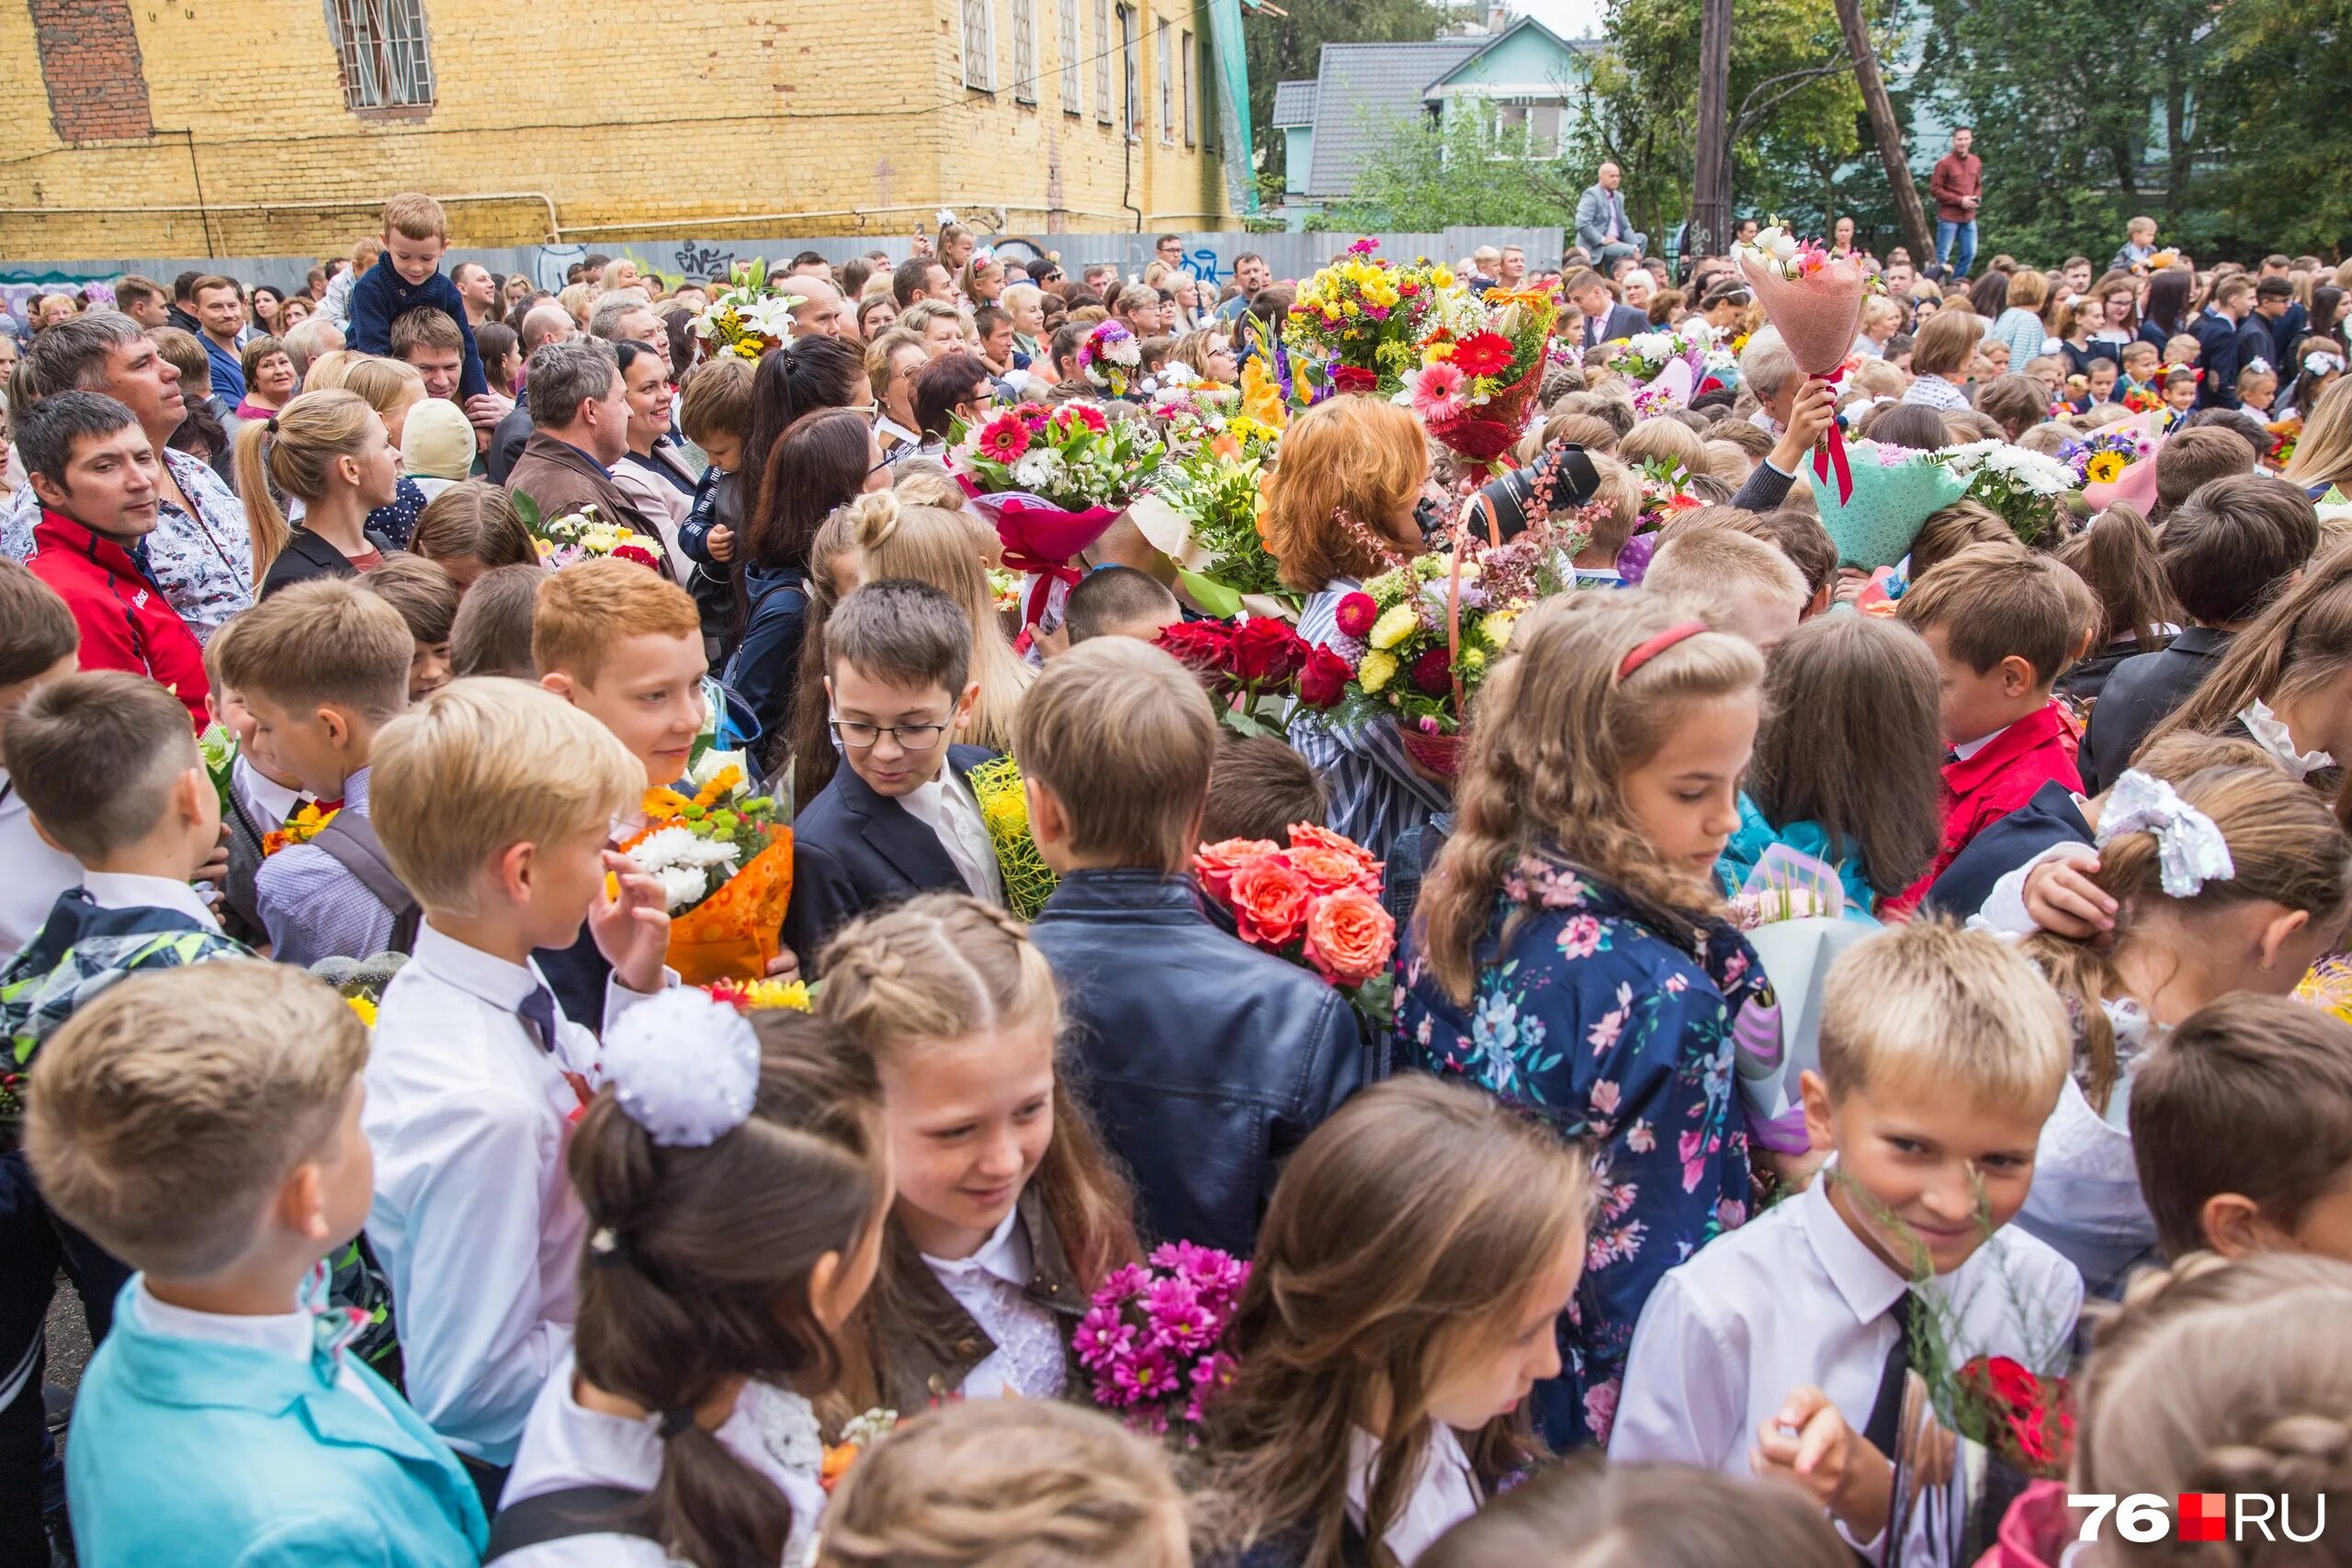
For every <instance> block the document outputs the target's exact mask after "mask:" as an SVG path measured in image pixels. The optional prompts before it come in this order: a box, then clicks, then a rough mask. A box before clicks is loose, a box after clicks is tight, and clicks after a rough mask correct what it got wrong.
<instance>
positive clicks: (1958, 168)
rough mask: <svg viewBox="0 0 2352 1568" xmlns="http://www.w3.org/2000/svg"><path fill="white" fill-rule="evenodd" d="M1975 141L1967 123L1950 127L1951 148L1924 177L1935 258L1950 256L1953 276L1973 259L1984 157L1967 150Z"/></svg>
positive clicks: (1964, 270)
mask: <svg viewBox="0 0 2352 1568" xmlns="http://www.w3.org/2000/svg"><path fill="white" fill-rule="evenodd" d="M1975 144H1976V132H1975V131H1973V130H1970V129H1969V128H1968V127H1967V126H1964V125H1963V126H1962V127H1960V128H1959V129H1958V130H1954V131H1953V132H1952V133H1951V152H1947V153H1945V154H1944V155H1943V156H1942V157H1940V158H1939V159H1937V160H1936V172H1935V173H1934V174H1932V175H1928V195H1929V196H1931V197H1935V199H1936V259H1937V260H1938V261H1942V260H1943V259H1944V258H1945V256H1947V255H1950V256H1951V258H1952V264H1951V270H1952V276H1955V277H1966V276H1968V269H1969V268H1970V267H1971V266H1973V265H1975V262H1976V209H1977V207H1978V206H1979V205H1980V204H1981V203H1982V202H1983V201H1984V198H1985V160H1984V159H1982V158H1979V157H1978V156H1977V155H1976V154H1975V153H1973V152H1970V151H1969V149H1970V148H1971V147H1973V146H1974V145H1975ZM1955 240H1956V241H1958V242H1959V245H1958V248H1957V250H1956V251H1955V249H1954V246H1953V242H1954V241H1955Z"/></svg>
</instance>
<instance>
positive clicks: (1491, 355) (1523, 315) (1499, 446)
mask: <svg viewBox="0 0 2352 1568" xmlns="http://www.w3.org/2000/svg"><path fill="white" fill-rule="evenodd" d="M1559 319H1560V306H1559V301H1558V300H1557V299H1555V297H1554V296H1553V294H1552V292H1551V291H1550V290H1549V289H1540V288H1530V289H1522V290H1517V291H1511V290H1505V289H1500V288H1497V289H1492V290H1489V291H1488V292H1487V296H1486V298H1485V299H1479V298H1477V297H1476V296H1475V295H1472V294H1469V293H1468V292H1467V291H1456V290H1452V289H1443V290H1440V291H1438V293H1437V295H1436V299H1435V303H1434V304H1433V305H1432V307H1431V309H1430V330H1429V332H1428V333H1427V334H1426V335H1425V336H1423V338H1422V339H1421V364H1420V368H1419V369H1418V370H1415V371H1413V372H1412V373H1411V374H1410V375H1408V377H1407V378H1406V382H1405V391H1406V395H1407V397H1408V399H1409V400H1410V401H1411V403H1412V405H1413V412H1415V413H1418V414H1419V415H1420V416H1421V423H1423V424H1424V425H1426V426H1427V427H1428V429H1429V433H1430V434H1431V435H1433V436H1435V437H1436V438H1437V439H1438V440H1439V441H1441V442H1442V443H1444V444H1445V446H1448V447H1449V448H1451V449H1452V450H1453V451H1456V452H1459V453H1461V454H1462V455H1463V456H1464V457H1469V458H1471V459H1473V460H1475V461H1476V462H1481V463H1493V462H1495V461H1496V460H1497V459H1498V458H1499V457H1502V455H1503V454H1504V453H1505V452H1507V451H1509V450H1510V447H1511V446H1512V444H1513V443H1515V442H1517V441H1518V440H1519V438H1520V437H1521V435H1522V434H1526V430H1527V420H1528V412H1529V409H1530V407H1531V405H1532V403H1533V402H1534V400H1535V398H1536V394H1537V393H1539V392H1540V391H1542V389H1543V386H1544V367H1545V365H1547V364H1548V363H1549V362H1550V355H1551V346H1552V328H1553V326H1554V325H1555V323H1556V322H1557V321H1559Z"/></svg>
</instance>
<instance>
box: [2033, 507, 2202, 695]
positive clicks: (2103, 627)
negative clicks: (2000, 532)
mask: <svg viewBox="0 0 2352 1568" xmlns="http://www.w3.org/2000/svg"><path fill="white" fill-rule="evenodd" d="M2053 553H2054V554H2055V555H2056V556H2057V558H2058V560H2059V563H2060V564H2061V565H2063V566H2065V567H2067V568H2069V569H2070V570H2073V572H2074V574H2075V576H2076V577H2079V578H2081V579H2082V580H2083V581H2084V583H2085V585H2086V586H2087V587H2088V588H2089V589H2090V591H2091V592H2092V593H2093V594H2094V595H2095V596H2096V597H2097V598H2098V604H2099V629H2098V636H2096V637H2093V638H2092V639H2091V647H2092V648H2093V649H2095V650H2096V651H2094V652H2092V653H2091V654H2090V655H2089V656H2088V657H2086V658H2084V659H2079V660H2075V664H2074V666H2073V667H2072V668H2070V669H2069V670H2067V671H2066V672H2065V673H2064V674H2063V675H2061V676H2059V677H2058V681H2057V689H2058V694H2059V695H2060V696H2063V697H2067V698H2070V699H2072V700H2073V701H2075V702H2078V703H2084V704H2089V703H2095V702H2097V701H2098V697H2099V694H2100V693H2101V692H2102V691H2104V690H2106V688H2107V678H2108V676H2109V675H2110V674H2113V673H2114V671H2115V667H2116V666H2117V665H2119V664H2120V663H2122V662H2123V661H2124V660H2127V659H2129V658H2131V656H2132V655H2134V654H2139V653H2154V652H2155V651H2156V650H2157V649H2161V648H2163V647H2165V645H2166V644H2168V643H2169V642H2170V641H2171V640H2172V637H2173V634H2174V633H2175V632H2176V631H2177V630H2178V629H2179V623H2180V619H2181V608H2180V606H2179V605H2178V604H2175V603H2174V602H2173V596H2172V584H2171V582H2169V581H2166V579H2165V563H2164V558H2163V557H2161V556H2160V555H2158V554H2157V553H2156V531H2155V530H2154V528H2152V527H2150V526H2149V525H2148V520H2147V518H2146V517H2144V516H2143V515H2142V514H2141V513H2140V512H2139V511H2138V510H2137V509H2136V508H2133V507H2131V506H2126V505H2124V504H2123V503H2121V502H2117V503H2116V504H2115V505H2113V506H2110V507H2109V508H2108V509H2107V510H2106V511H2104V512H2102V513H2099V514H2098V516H2096V517H2094V518H2092V519H2091V521H2090V525H2089V526H2088V527H2086V528H2085V529H2084V530H2083V531H2082V532H2081V533H2079V534H2077V535H2075V536H2074V537H2073V538H2071V539H2069V540H2067V541H2066V542H2065V543H2064V544H2063V545H2061V546H2059V547H2058V548H2057V550H2056V551H2055V552H2053Z"/></svg>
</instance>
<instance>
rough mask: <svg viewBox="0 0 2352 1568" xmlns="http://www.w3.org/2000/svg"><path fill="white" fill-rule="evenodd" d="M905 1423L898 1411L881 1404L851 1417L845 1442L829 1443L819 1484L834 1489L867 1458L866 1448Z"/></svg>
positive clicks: (844, 1426)
mask: <svg viewBox="0 0 2352 1568" xmlns="http://www.w3.org/2000/svg"><path fill="white" fill-rule="evenodd" d="M905 1425H906V1422H905V1421H904V1420H903V1419H901V1418H900V1417H899V1413H898V1412H897V1411H895V1410H890V1409H887V1408H885V1407H883V1406H881V1405H878V1404H877V1405H876V1406H874V1407H873V1408H871V1409H869V1410H867V1411H865V1413H864V1414H863V1415H859V1416H851V1417H850V1418H849V1419H848V1420H847V1421H844V1422H843V1423H842V1438H841V1441H840V1442H837V1443H828V1444H827V1445H826V1446H825V1457H824V1459H823V1460H822V1461H820V1463H819V1465H818V1470H817V1484H818V1485H820V1486H822V1487H823V1488H824V1489H825V1490H826V1491H827V1492H831V1490H832V1489H833V1488H834V1487H835V1486H838V1485H840V1484H841V1479H842V1476H844V1475H847V1474H848V1473H849V1472H850V1469H851V1467H852V1466H854V1465H855V1464H856V1463H857V1461H859V1460H860V1459H862V1458H864V1457H865V1450H868V1449H870V1448H872V1447H873V1446H874V1445H875V1444H876V1443H878V1442H880V1441H881V1440H882V1439H883V1438H887V1437H888V1436H889V1435H890V1434H891V1433H893V1432H895V1431H897V1430H898V1429H899V1427H903V1426H905Z"/></svg>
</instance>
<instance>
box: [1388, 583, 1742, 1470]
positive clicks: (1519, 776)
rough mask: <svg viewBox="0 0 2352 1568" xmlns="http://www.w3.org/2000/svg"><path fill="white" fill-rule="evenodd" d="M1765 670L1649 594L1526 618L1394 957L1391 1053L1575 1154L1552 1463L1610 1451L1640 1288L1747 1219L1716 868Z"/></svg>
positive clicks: (1737, 995) (1732, 960)
mask: <svg viewBox="0 0 2352 1568" xmlns="http://www.w3.org/2000/svg"><path fill="white" fill-rule="evenodd" d="M1763 675H1764V660H1763V658H1762V656H1761V655H1759V654H1758V652H1757V651H1756V649H1754V648H1753V647H1752V646H1750V645H1749V644H1747V643H1746V642H1744V641H1741V640H1740V639H1739V638H1737V637H1727V636H1724V634H1722V633H1719V632H1711V631H1709V630H1708V629H1707V628H1706V627H1705V626H1703V625H1702V624H1701V623H1698V622H1695V621H1691V620H1688V619H1686V618H1685V617H1684V616H1683V615H1680V614H1679V612H1677V611H1676V610H1674V609H1673V608H1672V607H1671V606H1669V605H1668V604H1666V603H1664V602H1663V601H1661V600H1657V599H1655V598H1653V597H1651V596H1649V595H1647V594H1642V593H1575V594H1564V595H1561V596H1558V597H1555V598H1553V599H1550V600H1547V601H1545V602H1544V604H1542V605H1540V606H1539V607H1538V608H1537V609H1535V610H1534V611H1532V612H1531V613H1530V614H1529V615H1527V616H1526V617H1525V618H1524V619H1523V620H1521V622H1520V623H1519V625H1518V626H1517V627H1516V628H1515V629H1514V630H1513V632H1512V634H1511V639H1510V655H1509V657H1508V658H1506V659H1505V660H1503V662H1502V664H1501V665H1500V667H1499V668H1498V670H1497V671H1496V672H1495V673H1494V674H1493V675H1491V676H1489V677H1488V680H1487V684H1486V686H1485V687H1484V688H1483V689H1482V691H1481V694H1480V696H1479V699H1478V705H1477V708H1476V715H1475V717H1474V721H1473V723H1472V725H1471V727H1470V734H1471V743H1470V754H1469V758H1468V761H1467V765H1466V766H1465V767H1464V772H1463V776H1462V779H1461V783H1460V785H1459V788H1458V791H1457V796H1458V799H1459V802H1460V818H1459V820H1458V821H1457V823H1456V824H1455V826H1454V829H1453V835H1452V837H1451V838H1450V839H1449V840H1447V843H1446V846H1445V849H1444V852H1443V853H1442V855H1441V856H1440V858H1439V860H1438V862H1437V865H1436V869H1435V871H1434V872H1433V873H1432V874H1431V875H1430V879H1429V881H1428V883H1427V884H1426V885H1425V886H1424V887H1423V888H1422V892H1421V902H1420V911H1419V919H1418V920H1417V921H1416V922H1415V924H1414V926H1413V928H1412V930H1411V931H1409V933H1408V936H1407V939H1406V944H1405V953H1404V957H1405V987H1406V992H1405V994H1404V995H1402V996H1401V998H1400V1007H1399V1010H1398V1020H1397V1022H1398V1026H1399V1029H1400V1030H1401V1032H1402V1033H1403V1035H1404V1039H1405V1041H1406V1049H1407V1051H1408V1054H1410V1055H1413V1056H1414V1057H1415V1058H1416V1059H1417V1060H1418V1062H1419V1065H1421V1066H1425V1067H1426V1068H1428V1069H1429V1070H1430V1071H1432V1072H1435V1073H1437V1074H1439V1075H1441V1076H1442V1077H1460V1078H1466V1079H1468V1080H1469V1081H1470V1082H1472V1083H1475V1084H1477V1085H1479V1086H1480V1087H1482V1088H1484V1089H1487V1090H1488V1091H1489V1092H1491V1093H1493V1094H1496V1095H1498V1096H1500V1097H1501V1098H1502V1099H1503V1100H1506V1101H1508V1102H1510V1103H1511V1104H1513V1105H1516V1106H1518V1107H1521V1109H1523V1110H1524V1111H1527V1112H1528V1113H1529V1114H1531V1115H1532V1116H1534V1117H1536V1118H1537V1119H1539V1120H1541V1121H1543V1122H1546V1123H1548V1124H1549V1125H1551V1126H1552V1127H1553V1128H1554V1129H1555V1131H1556V1132H1557V1134H1559V1135H1560V1136H1561V1137H1564V1138H1571V1139H1591V1140H1593V1141H1594V1142H1595V1143H1596V1145H1597V1148H1596V1155H1595V1160H1596V1175H1597V1176H1598V1178H1599V1179H1600V1186H1601V1190H1602V1191H1603V1193H1604V1194H1606V1195H1607V1196H1606V1198H1605V1200H1604V1204H1603V1209H1602V1213H1601V1214H1600V1217H1599V1218H1598V1219H1597V1220H1596V1222H1595V1231H1594V1238H1593V1247H1592V1254H1591V1266H1590V1267H1589V1269H1587V1271H1586V1273H1585V1276H1584V1281H1583V1283H1582V1285H1581V1286H1579V1288H1578V1290H1577V1297H1576V1302H1575V1304H1574V1305H1573V1306H1572V1307H1571V1308H1570V1310H1569V1311H1568V1312H1567V1313H1566V1314H1564V1315H1563V1316H1562V1318H1561V1319H1560V1324H1559V1337H1560V1348H1561V1351H1562V1354H1563V1358H1564V1359H1565V1360H1566V1371H1565V1372H1564V1373H1563V1374H1562V1375H1561V1376H1559V1377H1557V1378H1554V1379H1548V1380H1546V1381H1545V1382H1542V1383H1539V1384H1538V1385H1537V1386H1536V1390H1535V1414H1536V1424H1537V1427H1538V1429H1539V1430H1540V1431H1541V1432H1542V1434H1543V1436H1544V1439H1545V1440H1546V1441H1547V1442H1549V1443H1550V1444H1551V1445H1552V1447H1553V1448H1554V1449H1555V1450H1566V1449H1568V1448H1571V1447H1577V1446H1581V1445H1585V1444H1593V1443H1605V1442H1606V1441H1607V1440H1608V1438H1609V1433H1610V1429H1611V1425H1612V1423H1613V1421H1614V1418H1615V1414H1616V1408H1617V1393H1618V1385H1619V1382H1620V1380H1621V1378H1622V1376H1623V1371H1624V1363H1625V1357H1626V1353H1627V1351H1628V1349H1629V1348H1631V1345H1632V1341H1633V1335H1634V1320H1635V1319H1636V1318H1638V1317H1639V1316H1640V1315H1641V1311H1642V1306H1643V1303H1645V1302H1646V1301H1647V1300H1648V1299H1649V1295H1650V1292H1651V1291H1652V1290H1653V1289H1654V1288H1655V1287H1656V1286H1657V1281H1658V1280H1659V1278H1660V1277H1661V1276H1662V1275H1664V1274H1665V1272H1666V1271H1667V1269H1670V1268H1672V1267H1673V1266H1674V1265H1675V1264H1677V1263H1679V1262H1680V1261H1681V1260H1682V1259H1683V1258H1688V1257H1689V1256H1690V1255H1691V1253H1693V1252H1695V1251H1697V1250H1698V1248H1699V1247H1702V1246H1703V1245H1704V1244H1705V1243H1706V1242H1707V1241H1708V1240H1709V1239H1710V1238H1711V1237H1713V1235H1716V1234H1717V1233H1719V1232H1721V1231H1724V1230H1726V1229H1729V1228H1731V1227H1732V1226H1736V1225H1737V1224H1741V1223H1742V1222H1743V1221H1744V1220H1745V1219H1746V1218H1747V1213H1748V1210H1749V1205H1750V1202H1751V1199H1752V1193H1751V1183H1750V1179H1749V1174H1748V1158H1747V1150H1748V1137H1749V1134H1748V1117H1747V1114H1745V1113H1744V1112H1743V1111H1742V1108H1741V1106H1740V1105H1739V1104H1738V1103H1737V1102H1736V1100H1735V1098H1734V1096H1733V1092H1732V1083H1733V1066H1734V1051H1735V1043H1739V1044H1741V1045H1745V1046H1747V1047H1749V1048H1750V1051H1751V1055H1753V1057H1754V1059H1756V1060H1758V1061H1759V1062H1761V1061H1765V1060H1766V1058H1767V1056H1768V1055H1769V1062H1770V1066H1771V1067H1777V1066H1778V1065H1779V1059H1780V1043H1781V1041H1780V1022H1779V1009H1778V1006H1777V1004H1776V1003H1775V1001H1774V999H1773V996H1772V990H1771V987H1770V985H1769V984H1768V983H1767V982H1766V980H1765V977H1764V972H1763V967H1762V965H1761V964H1759V963H1758V960H1757V957H1756V953H1755V950H1754V949H1753V948H1751V947H1749V946H1748V944H1747V940H1746V939H1745V938H1743V937H1742V936H1741V935H1740V934H1739V932H1738V931H1735V930H1734V929H1733V928H1732V927H1731V926H1730V925H1729V924H1728V923H1726V922H1725V920H1724V919H1723V917H1722V915H1721V914H1720V912H1719V911H1720V910H1721V908H1722V902H1721V899H1720V897H1719V895H1718V894H1717V892H1716V888H1715V884H1714V874H1715V862H1716V859H1717V857H1718V856H1720V855H1721V854H1722V852H1723V851H1724V846H1725V844H1726V842H1727V841H1728V840H1729V839H1730V837H1731V834H1732V832H1733V831H1734V829H1736V828H1738V826H1739V780H1740V777H1741V775H1742V774H1743V773H1745V772H1746V771H1747V764H1748V758H1749V754H1750V753H1751V751H1752V750H1754V747H1755V743H1756V732H1757V724H1758V711H1759V708H1760V706H1761V698H1760V694H1759V687H1760V682H1762V679H1763ZM1765 1076H1767V1077H1769V1076H1770V1073H1769V1072H1768V1073H1767V1074H1766V1075H1765ZM1759 1081H1761V1080H1760V1079H1759ZM1769 1110H1770V1108H1769V1107H1758V1111H1759V1113H1769Z"/></svg>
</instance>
